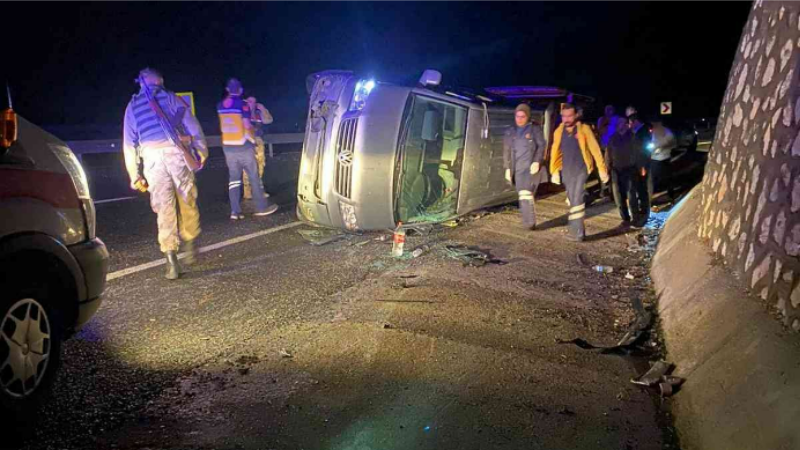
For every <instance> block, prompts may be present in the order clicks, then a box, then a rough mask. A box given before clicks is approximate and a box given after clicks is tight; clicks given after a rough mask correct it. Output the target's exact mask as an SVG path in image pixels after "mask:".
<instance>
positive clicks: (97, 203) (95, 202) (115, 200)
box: [94, 197, 137, 205]
mask: <svg viewBox="0 0 800 450" xmlns="http://www.w3.org/2000/svg"><path fill="white" fill-rule="evenodd" d="M134 198H137V197H119V198H109V199H107V200H95V201H94V204H95V205H99V204H101V203H111V202H121V201H123V200H131V199H134Z"/></svg>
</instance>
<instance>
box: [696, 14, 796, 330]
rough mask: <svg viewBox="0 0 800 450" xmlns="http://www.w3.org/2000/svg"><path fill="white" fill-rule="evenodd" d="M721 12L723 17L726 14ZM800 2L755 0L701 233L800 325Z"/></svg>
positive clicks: (723, 119)
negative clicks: (799, 82) (799, 256)
mask: <svg viewBox="0 0 800 450" xmlns="http://www.w3.org/2000/svg"><path fill="white" fill-rule="evenodd" d="M720 20H724V19H723V18H722V17H720ZM798 62H800V3H793V2H761V1H759V2H756V3H755V4H754V5H753V9H752V11H751V14H750V18H749V20H748V22H747V25H746V26H745V29H744V32H743V35H742V39H741V41H740V45H739V47H738V49H737V53H736V58H735V61H734V64H733V69H732V71H731V74H730V80H729V83H728V88H727V92H726V94H725V98H724V100H723V104H722V109H721V113H720V118H719V121H718V128H717V134H716V137H715V140H714V145H713V147H712V149H711V153H710V155H709V162H708V166H707V168H706V175H705V178H704V180H703V186H702V199H701V202H702V213H701V217H700V219H701V220H700V226H699V229H698V235H699V236H700V237H701V238H703V239H704V240H707V241H708V243H709V245H710V246H711V248H712V249H713V251H714V253H715V254H716V255H718V256H720V257H721V258H722V259H723V260H724V261H725V263H726V264H727V265H728V267H730V268H731V269H732V270H733V271H734V272H735V273H736V274H737V275H738V276H740V277H743V279H744V280H745V281H746V283H747V285H748V286H749V287H750V288H751V290H752V292H753V293H755V294H756V295H760V296H761V297H762V298H763V299H765V300H767V301H769V302H771V303H772V304H774V305H775V306H776V307H777V308H778V309H779V310H780V312H781V313H782V315H783V317H784V321H785V324H786V325H788V326H791V327H792V328H794V330H796V331H800V288H798V284H800V258H798V255H800V135H799V134H798V131H800V89H798V76H799V75H800V68H798Z"/></svg>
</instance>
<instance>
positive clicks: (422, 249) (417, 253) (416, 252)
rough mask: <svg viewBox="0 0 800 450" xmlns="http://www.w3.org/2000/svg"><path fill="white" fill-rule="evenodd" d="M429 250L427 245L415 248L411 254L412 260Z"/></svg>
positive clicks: (429, 247)
mask: <svg viewBox="0 0 800 450" xmlns="http://www.w3.org/2000/svg"><path fill="white" fill-rule="evenodd" d="M430 249H431V246H430V245H428V244H422V245H420V246H419V247H417V248H415V249H414V251H413V252H411V256H413V257H414V258H419V257H420V256H422V255H424V254H425V253H427V252H428V251H429V250H430Z"/></svg>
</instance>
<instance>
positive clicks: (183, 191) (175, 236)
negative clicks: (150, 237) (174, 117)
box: [142, 148, 200, 253]
mask: <svg viewBox="0 0 800 450" xmlns="http://www.w3.org/2000/svg"><path fill="white" fill-rule="evenodd" d="M142 158H143V159H144V177H145V178H146V179H147V183H148V184H149V185H150V187H149V188H148V191H149V192H150V206H151V207H152V208H153V212H155V213H156V214H157V215H158V244H159V245H160V246H161V251H162V252H164V253H166V252H169V251H178V250H179V248H180V243H181V240H183V241H191V240H193V239H195V238H196V237H197V236H199V235H200V210H198V209H197V185H196V184H195V180H194V173H193V172H192V171H191V170H190V169H189V168H188V167H186V163H185V162H184V160H183V154H182V153H181V151H180V150H179V149H177V148H160V149H146V150H145V151H144V152H143V154H142Z"/></svg>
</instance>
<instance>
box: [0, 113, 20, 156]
mask: <svg viewBox="0 0 800 450" xmlns="http://www.w3.org/2000/svg"><path fill="white" fill-rule="evenodd" d="M16 141H17V113H15V112H14V110H13V109H11V108H8V109H5V110H3V113H2V116H0V153H2V154H5V152H6V151H7V150H8V149H9V148H10V147H11V145H13V144H14V142H16Z"/></svg>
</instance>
